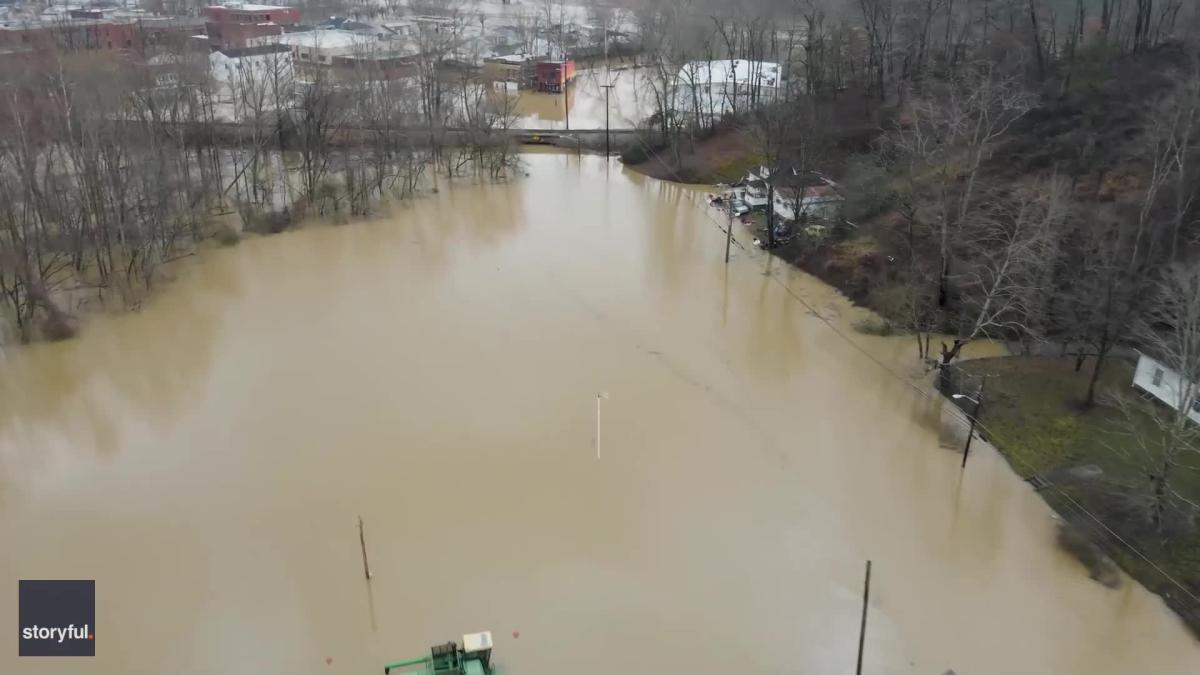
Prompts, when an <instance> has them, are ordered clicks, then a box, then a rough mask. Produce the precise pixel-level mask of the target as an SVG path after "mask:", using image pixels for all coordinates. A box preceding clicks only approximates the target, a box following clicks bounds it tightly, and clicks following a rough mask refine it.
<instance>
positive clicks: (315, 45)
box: [279, 30, 378, 66]
mask: <svg viewBox="0 0 1200 675" xmlns="http://www.w3.org/2000/svg"><path fill="white" fill-rule="evenodd" d="M279 44H281V45H285V46H286V47H288V48H289V49H291V50H292V54H293V55H294V56H295V57H296V63H298V64H301V65H303V64H307V63H317V64H321V65H326V66H327V65H331V64H332V63H333V59H334V57H336V56H352V55H354V54H357V53H362V52H364V51H370V50H371V49H372V48H373V47H374V46H376V45H378V40H377V39H376V38H374V37H372V36H370V35H362V34H359V33H355V32H352V31H348V30H311V31H306V32H303V33H286V34H284V35H283V36H281V37H280V38H279Z"/></svg>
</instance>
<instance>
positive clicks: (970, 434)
mask: <svg viewBox="0 0 1200 675" xmlns="http://www.w3.org/2000/svg"><path fill="white" fill-rule="evenodd" d="M985 384H987V375H984V376H983V379H982V380H980V381H979V391H977V392H975V409H974V410H972V411H971V426H970V428H969V429H967V444H966V445H965V446H963V458H962V466H960V467H959V468H960V469H965V468H967V455H969V454H971V439H972V438H974V437H975V423H976V422H978V421H979V409H980V408H982V407H983V385H985Z"/></svg>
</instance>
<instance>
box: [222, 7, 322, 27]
mask: <svg viewBox="0 0 1200 675" xmlns="http://www.w3.org/2000/svg"><path fill="white" fill-rule="evenodd" d="M203 12H204V18H205V19H208V21H210V22H212V23H215V24H219V25H228V24H256V23H275V24H279V25H280V26H291V25H293V24H297V23H300V15H301V12H300V10H299V9H297V8H295V7H281V6H279V5H250V4H233V3H231V4H228V5H211V6H209V7H205V8H204V10H203Z"/></svg>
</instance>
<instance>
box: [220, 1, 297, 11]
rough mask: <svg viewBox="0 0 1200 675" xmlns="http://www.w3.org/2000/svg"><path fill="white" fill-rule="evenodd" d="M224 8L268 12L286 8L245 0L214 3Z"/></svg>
mask: <svg viewBox="0 0 1200 675" xmlns="http://www.w3.org/2000/svg"><path fill="white" fill-rule="evenodd" d="M216 6H218V7H224V8H225V9H240V10H243V11H246V12H270V11H273V10H276V9H287V7H285V6H283V5H255V4H251V3H245V2H227V3H225V4H223V5H216Z"/></svg>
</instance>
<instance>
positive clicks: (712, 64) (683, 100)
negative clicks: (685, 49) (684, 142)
mask: <svg viewBox="0 0 1200 675" xmlns="http://www.w3.org/2000/svg"><path fill="white" fill-rule="evenodd" d="M675 79H676V92H675V96H676V99H675V101H676V108H677V112H678V113H679V114H683V115H692V114H695V113H697V111H698V112H699V114H700V115H701V116H705V117H720V116H721V115H724V114H726V113H730V112H733V111H734V110H746V109H747V108H749V107H751V106H752V105H753V104H761V103H766V102H768V101H772V100H774V99H775V97H776V96H777V95H778V94H779V88H780V86H782V84H783V69H782V68H781V67H780V65H779V64H778V63H771V62H769V61H746V60H744V59H724V60H720V61H691V62H689V63H686V64H684V66H683V67H682V68H680V69H679V74H678V75H677V76H676V78H675Z"/></svg>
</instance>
